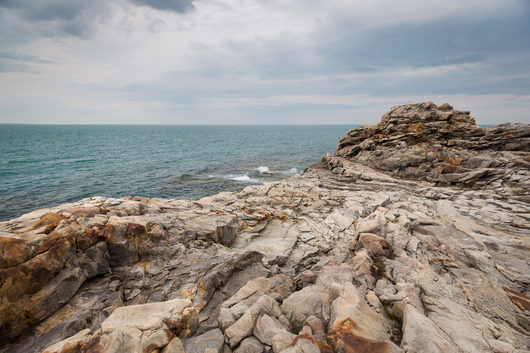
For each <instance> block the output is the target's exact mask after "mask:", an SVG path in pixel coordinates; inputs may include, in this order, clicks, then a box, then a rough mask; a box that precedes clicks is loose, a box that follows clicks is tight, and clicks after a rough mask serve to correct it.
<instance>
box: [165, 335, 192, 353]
mask: <svg viewBox="0 0 530 353" xmlns="http://www.w3.org/2000/svg"><path fill="white" fill-rule="evenodd" d="M161 353H187V352H186V351H185V350H184V346H183V345H182V342H181V341H180V340H179V339H178V338H177V337H174V338H173V339H172V340H171V341H170V342H169V343H168V344H167V346H165V347H164V349H162V352H161Z"/></svg>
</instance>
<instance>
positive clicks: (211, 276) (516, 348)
mask: <svg viewBox="0 0 530 353" xmlns="http://www.w3.org/2000/svg"><path fill="white" fill-rule="evenodd" d="M432 126H435V127H436V128H435V129H433V128H432ZM510 134H511V135H510ZM518 134H519V135H518ZM511 136H512V137H511ZM450 141H453V142H450ZM528 143H530V126H515V127H514V125H511V126H504V127H502V126H501V127H493V128H479V127H476V125H474V123H473V121H472V120H471V118H470V116H469V113H466V112H458V111H454V110H453V109H452V107H450V106H448V105H447V106H446V105H441V106H436V105H434V104H432V103H421V104H417V105H407V106H401V107H395V108H393V109H392V110H391V111H390V112H389V113H387V114H385V115H384V116H383V119H382V122H381V123H380V124H378V125H376V126H363V127H360V128H357V129H354V130H351V131H350V133H349V134H348V136H346V137H345V138H343V139H342V140H341V141H340V145H339V148H338V151H337V152H336V153H335V154H326V155H324V156H323V157H322V160H321V161H320V162H317V163H315V164H313V165H311V166H309V167H308V168H307V169H306V171H304V173H303V174H302V175H300V176H296V177H289V178H286V179H282V180H279V181H275V182H271V183H264V184H259V185H251V186H247V187H245V188H244V189H243V190H241V191H238V192H221V193H219V194H215V195H212V196H208V197H204V198H201V199H199V200H196V201H187V200H173V199H149V198H142V197H125V198H121V199H114V198H94V199H84V200H80V201H78V202H75V203H71V204H66V205H60V206H57V207H54V208H50V209H42V210H36V211H34V212H32V213H29V214H26V215H24V216H22V217H21V218H18V219H15V220H11V221H9V222H0V249H3V252H2V253H0V255H1V256H0V274H1V275H2V276H3V277H2V278H5V279H6V280H5V282H4V284H3V286H2V287H1V291H0V296H1V299H2V300H3V301H0V303H9V305H0V318H2V319H0V320H2V321H0V332H1V333H2V335H1V336H2V337H5V338H7V340H5V341H2V342H1V343H0V344H3V345H4V346H2V348H0V352H3V353H7V352H19V351H24V352H41V351H44V352H47V353H48V352H64V353H65V352H119V351H124V350H125V351H130V352H145V351H149V352H155V351H158V352H164V353H166V352H180V353H182V352H185V353H192V352H193V353H195V352H204V351H208V352H209V351H213V352H216V353H225V352H235V353H244V352H259V351H260V350H261V351H264V350H267V349H268V350H272V351H274V352H275V353H279V352H284V353H297V352H306V351H308V352H342V351H345V352H355V351H356V350H357V349H359V347H360V346H359V345H361V346H363V347H367V349H369V350H370V351H373V352H379V351H381V352H407V351H415V352H461V351H464V352H468V351H473V350H481V351H485V352H490V351H491V352H513V353H522V352H524V351H525V349H527V347H528V346H529V345H530V340H529V339H528V337H529V336H528V333H529V332H530V320H529V319H530V298H528V296H529V294H530V293H529V292H528V286H529V285H530V275H529V274H530V268H529V264H528V261H527V259H528V258H529V257H530V239H529V238H528V234H529V233H528V232H529V230H530V229H529V228H530V227H529V225H528V220H529V219H530V214H529V211H528V210H529V204H530V197H529V195H528V193H529V192H530V191H528V188H527V186H528V185H529V183H530V175H529V173H530V170H529V168H528V166H529V165H530V158H529V157H530V156H529V155H530V153H529V152H527V151H526V147H525V146H527V144H528ZM517 148H520V149H519V150H518V149H517ZM5 338H4V339H5ZM7 343H10V344H11V345H7V346H5V344H7Z"/></svg>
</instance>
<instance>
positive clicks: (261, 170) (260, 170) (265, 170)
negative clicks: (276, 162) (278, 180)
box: [256, 165, 272, 174]
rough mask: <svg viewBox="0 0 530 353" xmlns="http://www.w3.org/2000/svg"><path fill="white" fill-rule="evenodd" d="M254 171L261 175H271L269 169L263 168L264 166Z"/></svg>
mask: <svg viewBox="0 0 530 353" xmlns="http://www.w3.org/2000/svg"><path fill="white" fill-rule="evenodd" d="M256 170H257V171H258V172H260V173H261V174H272V173H271V171H270V169H269V167H267V166H264V165H260V166H259V167H257V168H256Z"/></svg>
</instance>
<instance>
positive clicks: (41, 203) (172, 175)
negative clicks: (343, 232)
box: [0, 125, 352, 221]
mask: <svg viewBox="0 0 530 353" xmlns="http://www.w3.org/2000/svg"><path fill="white" fill-rule="evenodd" d="M351 127H352V126H351V125H349V126H339V125H328V126H320V125H319V126H279V125H277V126H270V125H265V126H255V125H239V126H227V125H224V126H212V125H210V126H138V125H136V126H133V125H131V126H126V125H111V126H109V125H85V126H79V125H0V221H2V220H8V219H11V218H14V217H18V216H20V215H22V214H24V213H27V212H29V211H32V210H35V209H38V208H44V207H50V206H54V205H58V204H61V203H65V202H71V201H77V200H79V199H82V198H85V197H90V196H96V195H101V196H109V197H123V196H127V195H139V196H146V197H162V198H177V199H196V198H200V197H202V196H206V195H212V194H215V193H218V192H220V191H225V190H238V189H241V188H243V187H245V186H247V185H250V184H257V183H262V182H264V181H271V180H278V179H281V178H284V177H286V176H289V175H294V174H298V173H301V172H302V171H303V170H304V168H306V167H307V166H308V165H310V164H312V163H314V162H317V161H319V160H320V157H321V155H322V154H324V153H326V152H333V151H334V150H335V148H336V146H337V144H338V140H337V138H338V137H339V136H345V135H346V134H347V132H348V129H349V128H351ZM269 173H270V174H269Z"/></svg>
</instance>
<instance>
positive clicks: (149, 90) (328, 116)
mask: <svg viewBox="0 0 530 353" xmlns="http://www.w3.org/2000/svg"><path fill="white" fill-rule="evenodd" d="M423 100H432V101H434V102H435V103H437V104H441V103H443V102H446V101H447V102H449V103H451V104H453V105H454V106H455V107H456V108H458V109H462V110H471V112H472V115H473V116H474V117H475V118H476V119H477V121H478V122H479V123H484V124H486V123H500V122H506V121H512V122H525V123H530V1H529V0H502V1H501V0H495V1H492V0H466V1H462V0H429V1H425V0H401V1H394V0H357V1H353V0H326V1H316V0H90V1H86V0H0V122H4V123H6V122H8V123H74V124H78V123H116V124H124V123H129V124H202V123H205V124H211V123H214V124H225V123H227V124H234V123H249V124H254V123H258V124H275V123H280V124H283V123H290V124H357V123H373V122H377V121H379V119H380V116H381V115H382V114H383V113H384V112H385V111H387V110H388V109H389V108H390V107H391V106H393V105H398V104H404V103H411V102H417V101H423Z"/></svg>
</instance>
